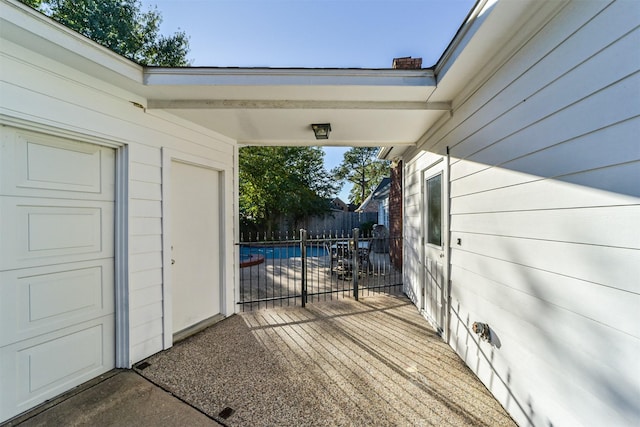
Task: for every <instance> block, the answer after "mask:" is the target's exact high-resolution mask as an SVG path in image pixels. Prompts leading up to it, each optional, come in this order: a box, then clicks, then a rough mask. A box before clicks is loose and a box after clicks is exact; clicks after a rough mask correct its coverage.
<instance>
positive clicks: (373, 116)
mask: <svg viewBox="0 0 640 427" xmlns="http://www.w3.org/2000/svg"><path fill="white" fill-rule="evenodd" d="M144 83H145V89H146V91H148V98H147V99H148V102H147V108H148V109H150V110H154V109H158V110H164V111H166V112H169V113H171V114H174V115H176V116H179V117H182V118H184V119H186V120H189V121H191V122H194V123H197V124H199V125H201V126H204V127H206V128H209V129H212V130H214V131H216V132H219V133H221V134H224V135H226V136H228V137H231V138H233V139H236V140H237V141H238V142H239V143H240V144H252V145H266V144H271V145H293V144H295V145H320V144H321V145H344V146H356V145H368V146H385V145H411V144H414V143H415V142H416V141H417V140H418V139H419V138H420V137H421V136H422V135H423V134H424V132H425V131H426V130H427V129H428V128H429V126H431V124H433V123H434V122H435V121H436V120H437V119H438V118H439V117H440V115H441V114H443V113H444V112H446V111H448V110H449V109H450V103H448V102H437V103H429V102H427V99H429V97H430V96H431V94H432V93H433V91H434V90H435V87H436V86H435V78H434V75H433V72H432V70H429V69H422V70H389V69H384V70H382V69H375V70H372V69H275V68H262V69H239V68H189V69H162V68H147V69H145V72H144ZM312 123H331V128H332V131H331V134H330V137H329V139H328V140H325V141H317V140H316V139H315V138H314V135H313V132H312V130H311V126H310V125H311V124H312Z"/></svg>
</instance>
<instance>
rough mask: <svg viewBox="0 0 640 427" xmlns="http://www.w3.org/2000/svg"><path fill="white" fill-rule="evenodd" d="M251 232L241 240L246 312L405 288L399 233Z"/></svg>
mask: <svg viewBox="0 0 640 427" xmlns="http://www.w3.org/2000/svg"><path fill="white" fill-rule="evenodd" d="M247 237H248V238H247V239H246V241H241V242H240V243H239V245H240V297H239V301H238V304H240V305H241V306H242V311H245V310H255V309H258V308H266V307H275V306H283V305H301V306H303V307H304V306H305V305H306V304H308V303H313V302H315V301H326V300H330V299H334V298H345V297H353V298H355V299H356V300H357V299H358V298H359V297H360V296H362V295H368V294H371V293H382V292H384V293H401V292H402V266H401V265H400V262H393V261H394V259H396V258H397V259H401V257H398V256H397V254H393V253H392V252H393V248H402V244H401V242H397V240H398V239H401V238H399V237H395V236H388V235H387V234H385V233H378V234H376V233H373V234H372V235H369V236H361V235H360V230H359V229H357V228H355V229H353V230H351V232H350V233H349V234H347V235H345V234H343V233H341V234H340V235H338V234H337V233H334V234H331V233H326V232H322V233H319V232H316V233H310V232H308V231H306V230H300V232H299V233H295V235H294V234H287V233H285V234H278V235H270V236H266V235H264V234H262V235H253V236H247ZM241 240H244V239H241ZM390 242H391V243H394V244H390ZM390 248H392V249H391V250H390Z"/></svg>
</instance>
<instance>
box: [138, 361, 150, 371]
mask: <svg viewBox="0 0 640 427" xmlns="http://www.w3.org/2000/svg"><path fill="white" fill-rule="evenodd" d="M149 366H151V363H149V362H141V363H138V364H137V365H136V366H135V368H136V369H138V370H139V371H143V370H145V369H147V368H148V367H149Z"/></svg>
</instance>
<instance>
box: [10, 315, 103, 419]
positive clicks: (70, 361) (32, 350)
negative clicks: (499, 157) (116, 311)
mask: <svg viewBox="0 0 640 427" xmlns="http://www.w3.org/2000/svg"><path fill="white" fill-rule="evenodd" d="M113 334H114V317H113V315H109V316H105V317H103V318H99V319H94V320H93V321H91V322H87V323H85V324H82V325H76V326H74V327H70V328H66V329H63V330H60V331H57V332H56V333H54V334H51V335H47V336H44V337H38V338H33V339H29V340H25V341H21V342H18V343H16V344H13V345H10V346H6V347H2V348H0V366H2V368H0V382H2V383H3V384H4V385H5V386H4V387H3V395H2V399H0V402H1V403H0V419H6V418H9V417H12V416H14V415H17V414H19V413H21V412H24V411H26V410H28V409H29V408H31V407H33V406H34V405H36V404H38V403H40V402H43V401H45V400H47V399H50V398H52V397H55V396H57V395H58V394H60V393H62V392H64V391H66V390H68V389H70V388H72V387H75V386H77V385H80V384H82V383H83V382H85V381H88V380H89V379H91V378H93V377H95V376H97V375H100V374H101V373H103V372H105V371H107V370H109V369H111V367H113V365H114V363H115V360H114V357H115V356H114V354H113V352H112V351H110V350H108V349H112V348H113V347H112V346H111V345H110V341H112V340H113ZM69 349H73V351H69Z"/></svg>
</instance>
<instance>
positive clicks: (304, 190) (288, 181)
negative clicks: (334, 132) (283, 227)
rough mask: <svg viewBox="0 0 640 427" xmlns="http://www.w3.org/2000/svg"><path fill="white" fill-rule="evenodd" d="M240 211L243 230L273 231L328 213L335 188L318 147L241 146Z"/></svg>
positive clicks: (322, 152)
mask: <svg viewBox="0 0 640 427" xmlns="http://www.w3.org/2000/svg"><path fill="white" fill-rule="evenodd" d="M239 152H240V155H239V186H240V194H239V198H240V201H239V208H240V219H241V222H242V226H243V229H245V230H247V229H253V230H264V231H267V232H270V231H272V230H275V228H276V224H277V221H278V220H279V219H281V218H287V219H289V220H290V221H291V222H293V223H296V222H297V221H299V220H301V219H303V218H306V217H307V216H310V215H317V214H322V213H325V212H328V211H329V204H328V202H327V198H329V197H330V196H331V194H334V192H335V190H336V188H335V185H334V183H333V182H332V180H331V176H330V175H329V173H328V172H327V171H326V170H325V169H324V151H323V150H322V149H321V148H319V147H243V148H240V150H239Z"/></svg>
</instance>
